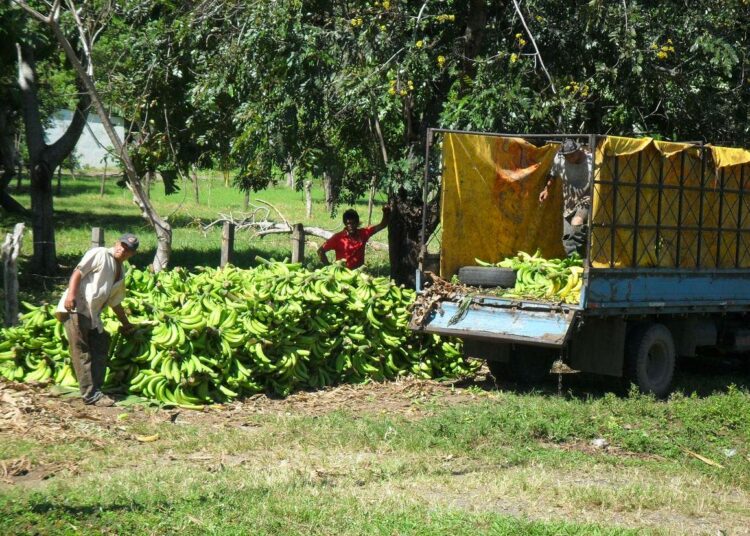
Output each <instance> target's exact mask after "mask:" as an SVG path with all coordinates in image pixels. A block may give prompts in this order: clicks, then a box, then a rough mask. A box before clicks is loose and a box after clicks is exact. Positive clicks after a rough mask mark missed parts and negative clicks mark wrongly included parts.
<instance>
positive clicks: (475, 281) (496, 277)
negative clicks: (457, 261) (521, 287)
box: [458, 266, 516, 288]
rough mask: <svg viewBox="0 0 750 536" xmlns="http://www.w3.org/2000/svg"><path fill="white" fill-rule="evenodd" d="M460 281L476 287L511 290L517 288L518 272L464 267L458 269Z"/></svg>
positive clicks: (505, 269)
mask: <svg viewBox="0 0 750 536" xmlns="http://www.w3.org/2000/svg"><path fill="white" fill-rule="evenodd" d="M458 280H459V281H461V283H463V284H465V285H471V286H476V287H502V288H510V287H514V286H516V271H515V270H514V269H512V268H500V267H498V266H463V267H462V268H459V269H458Z"/></svg>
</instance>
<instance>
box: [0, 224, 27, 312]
mask: <svg viewBox="0 0 750 536" xmlns="http://www.w3.org/2000/svg"><path fill="white" fill-rule="evenodd" d="M24 227H25V226H24V224H23V223H17V224H16V226H15V227H14V229H13V234H11V233H8V234H7V235H6V236H5V241H4V242H3V245H2V250H0V251H1V252H0V258H2V261H3V276H4V277H3V287H4V291H5V311H4V312H5V325H6V326H15V325H16V324H18V262H17V261H18V255H19V254H20V253H21V243H22V242H23V230H24Z"/></svg>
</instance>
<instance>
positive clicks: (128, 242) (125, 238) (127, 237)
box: [119, 233, 138, 251]
mask: <svg viewBox="0 0 750 536" xmlns="http://www.w3.org/2000/svg"><path fill="white" fill-rule="evenodd" d="M119 240H120V243H121V244H122V245H123V246H125V247H126V248H128V249H129V250H130V251H135V250H136V249H138V237H137V236H135V235H134V234H132V233H125V234H124V235H122V236H121V237H120V238H119Z"/></svg>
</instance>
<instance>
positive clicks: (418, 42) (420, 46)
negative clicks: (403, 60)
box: [415, 39, 424, 48]
mask: <svg viewBox="0 0 750 536" xmlns="http://www.w3.org/2000/svg"><path fill="white" fill-rule="evenodd" d="M415 46H416V47H417V48H422V47H423V46H424V41H422V40H421V39H420V40H419V41H417V43H416V45H415Z"/></svg>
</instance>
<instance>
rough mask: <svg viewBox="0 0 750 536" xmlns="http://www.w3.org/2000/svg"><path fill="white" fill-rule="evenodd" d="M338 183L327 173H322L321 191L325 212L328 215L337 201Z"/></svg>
mask: <svg viewBox="0 0 750 536" xmlns="http://www.w3.org/2000/svg"><path fill="white" fill-rule="evenodd" d="M338 190H339V188H338V181H337V180H336V178H335V177H334V176H333V175H331V174H330V173H329V172H327V171H324V172H323V191H324V192H325V200H326V210H327V211H328V213H329V214H330V213H331V212H333V209H334V207H335V206H336V202H337V201H338V194H339V192H338Z"/></svg>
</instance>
